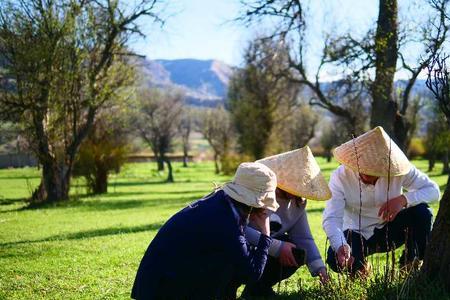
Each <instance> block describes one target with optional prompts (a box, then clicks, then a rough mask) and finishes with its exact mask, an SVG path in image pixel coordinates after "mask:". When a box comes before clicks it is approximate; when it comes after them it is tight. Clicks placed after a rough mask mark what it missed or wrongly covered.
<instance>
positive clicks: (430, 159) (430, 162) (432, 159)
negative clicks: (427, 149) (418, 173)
mask: <svg viewBox="0 0 450 300" xmlns="http://www.w3.org/2000/svg"><path fill="white" fill-rule="evenodd" d="M435 164H436V155H435V154H434V153H432V154H430V155H429V157H428V172H432V171H433V169H434V165H435Z"/></svg>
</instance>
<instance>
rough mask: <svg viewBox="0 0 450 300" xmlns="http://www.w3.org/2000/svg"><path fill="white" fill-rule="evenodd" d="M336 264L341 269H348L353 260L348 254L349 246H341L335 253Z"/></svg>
mask: <svg viewBox="0 0 450 300" xmlns="http://www.w3.org/2000/svg"><path fill="white" fill-rule="evenodd" d="M337 259H338V264H339V266H340V267H341V268H350V267H351V266H352V265H353V262H354V261H355V258H354V257H353V256H352V255H351V254H350V246H349V245H342V246H341V247H339V249H338V251H337Z"/></svg>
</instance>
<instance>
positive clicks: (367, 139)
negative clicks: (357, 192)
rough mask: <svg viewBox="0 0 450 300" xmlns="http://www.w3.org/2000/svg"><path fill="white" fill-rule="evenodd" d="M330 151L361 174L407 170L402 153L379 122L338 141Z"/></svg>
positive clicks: (382, 174) (382, 175)
mask: <svg viewBox="0 0 450 300" xmlns="http://www.w3.org/2000/svg"><path fill="white" fill-rule="evenodd" d="M356 154H358V155H356ZM333 155H334V157H335V158H336V160H337V161H338V162H340V163H341V164H343V165H344V166H346V167H348V168H350V169H351V170H353V171H355V172H358V173H361V174H365V175H371V176H377V177H387V176H388V174H390V176H401V175H405V174H407V173H408V172H409V171H410V170H411V163H410V162H409V160H408V158H407V157H406V155H405V154H404V153H403V151H402V150H400V148H399V147H398V146H397V144H396V143H395V142H394V141H393V140H392V139H391V138H390V137H389V135H388V134H387V133H386V132H385V131H384V129H383V127H381V126H378V127H375V128H374V129H372V130H370V131H368V132H366V133H364V134H362V135H360V136H358V137H357V138H355V139H352V140H350V141H348V142H346V143H344V144H342V145H340V146H339V147H337V148H336V149H334V151H333Z"/></svg>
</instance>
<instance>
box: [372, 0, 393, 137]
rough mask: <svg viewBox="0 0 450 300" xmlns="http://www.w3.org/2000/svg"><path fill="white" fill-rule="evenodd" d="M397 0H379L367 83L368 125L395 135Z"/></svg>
mask: <svg viewBox="0 0 450 300" xmlns="http://www.w3.org/2000/svg"><path fill="white" fill-rule="evenodd" d="M397 31H398V27H397V0H380V2H379V13H378V20H377V31H376V36H375V67H376V70H375V81H374V82H373V84H372V86H371V94H372V114H371V120H370V126H371V127H372V128H373V127H376V126H382V127H383V128H384V129H385V130H386V132H387V133H388V134H389V135H390V136H392V137H394V139H396V142H398V140H397V138H396V136H395V135H394V123H395V120H396V116H397V105H396V103H395V102H394V100H393V87H394V75H395V70H396V66H397V57H398V48H397V40H398V32H397Z"/></svg>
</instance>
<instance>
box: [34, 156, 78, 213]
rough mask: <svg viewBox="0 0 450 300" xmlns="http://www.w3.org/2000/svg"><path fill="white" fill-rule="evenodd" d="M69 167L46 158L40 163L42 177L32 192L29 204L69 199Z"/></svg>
mask: <svg viewBox="0 0 450 300" xmlns="http://www.w3.org/2000/svg"><path fill="white" fill-rule="evenodd" d="M70 169H71V168H70V167H68V166H65V165H63V164H58V163H57V162H56V161H54V160H50V159H48V160H47V161H46V162H44V163H42V179H41V183H40V185H39V186H38V188H37V189H36V190H35V191H34V192H33V195H32V197H31V199H30V202H31V204H32V205H33V204H42V203H55V202H58V201H63V200H68V199H69V188H70V174H68V173H69V172H70Z"/></svg>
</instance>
